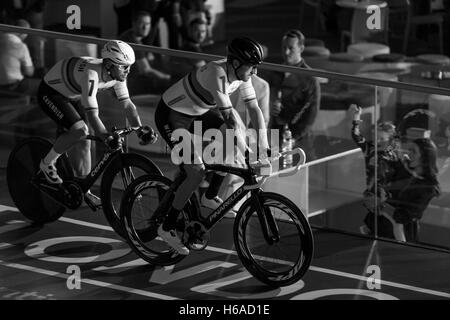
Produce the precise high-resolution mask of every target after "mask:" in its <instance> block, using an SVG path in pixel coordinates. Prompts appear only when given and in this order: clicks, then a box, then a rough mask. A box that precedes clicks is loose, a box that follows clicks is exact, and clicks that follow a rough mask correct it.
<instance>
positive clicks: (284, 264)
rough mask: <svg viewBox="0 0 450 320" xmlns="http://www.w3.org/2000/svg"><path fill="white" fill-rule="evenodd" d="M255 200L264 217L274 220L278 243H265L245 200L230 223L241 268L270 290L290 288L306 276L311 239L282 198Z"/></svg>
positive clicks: (295, 210) (305, 222)
mask: <svg viewBox="0 0 450 320" xmlns="http://www.w3.org/2000/svg"><path fill="white" fill-rule="evenodd" d="M259 197H260V201H261V205H262V206H263V207H264V210H265V211H266V213H270V214H271V215H272V216H273V218H274V222H275V224H276V228H274V229H278V235H279V240H278V241H275V242H274V243H273V244H270V243H268V242H267V241H266V239H265V238H264V235H263V231H262V227H261V223H260V221H259V218H258V213H257V212H256V209H255V208H254V206H253V205H252V198H249V199H248V200H246V202H245V203H244V204H243V205H242V207H241V208H240V210H239V212H238V214H237V216H236V219H235V222H234V232H233V233H234V243H235V247H236V251H237V253H238V256H239V258H240V259H241V261H242V264H243V265H244V267H245V268H246V269H247V270H248V271H249V272H250V273H251V274H252V275H253V276H254V277H255V278H257V279H258V280H260V281H262V282H263V283H266V284H268V285H270V286H273V287H281V286H287V285H290V284H293V283H295V282H297V281H298V280H300V279H301V278H302V277H303V275H304V274H305V273H306V271H307V270H308V268H309V266H310V264H311V261H312V257H313V252H314V245H313V235H312V232H311V228H310V226H309V223H308V220H307V219H306V217H305V216H304V215H303V213H302V212H301V210H300V209H299V208H298V207H297V206H296V205H295V204H294V203H293V202H292V201H290V200H289V199H287V198H286V197H284V196H282V195H279V194H276V193H270V192H261V193H260V194H259Z"/></svg>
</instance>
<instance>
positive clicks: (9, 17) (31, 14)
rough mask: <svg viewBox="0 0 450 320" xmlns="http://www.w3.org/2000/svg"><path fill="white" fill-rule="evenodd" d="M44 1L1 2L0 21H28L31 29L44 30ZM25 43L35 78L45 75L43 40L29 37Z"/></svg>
mask: <svg viewBox="0 0 450 320" xmlns="http://www.w3.org/2000/svg"><path fill="white" fill-rule="evenodd" d="M45 5H46V0H3V1H1V2H0V13H1V21H2V22H3V23H7V24H14V22H15V21H17V20H19V19H24V20H26V21H28V23H29V24H30V27H31V28H33V29H44V8H45ZM26 43H27V44H28V46H29V50H30V55H31V57H32V59H33V63H34V66H35V68H36V70H35V72H36V75H37V76H43V75H44V74H45V71H46V70H45V57H44V46H45V39H44V38H42V37H39V36H36V35H30V36H29V37H28V38H27V40H26Z"/></svg>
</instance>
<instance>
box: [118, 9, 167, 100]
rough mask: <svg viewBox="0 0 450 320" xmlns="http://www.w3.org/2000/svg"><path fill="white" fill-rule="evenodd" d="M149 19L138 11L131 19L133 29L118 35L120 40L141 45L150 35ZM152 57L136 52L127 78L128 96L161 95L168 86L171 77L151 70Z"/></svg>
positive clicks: (148, 15)
mask: <svg viewBox="0 0 450 320" xmlns="http://www.w3.org/2000/svg"><path fill="white" fill-rule="evenodd" d="M150 28H151V17H150V14H149V13H148V12H146V11H139V12H137V13H136V14H135V16H134V18H133V27H132V28H131V29H129V30H127V31H125V32H124V33H122V34H121V35H120V40H123V41H126V42H130V43H138V44H143V43H142V39H143V38H145V37H147V36H148V35H149V33H150ZM152 59H153V55H152V54H149V53H146V52H144V51H138V50H136V63H135V64H134V65H133V66H132V67H131V71H130V75H129V76H128V84H129V89H130V94H132V95H135V94H144V93H156V94H158V93H162V92H163V91H164V90H165V89H166V88H167V87H168V86H169V85H170V79H171V76H170V75H169V74H167V73H164V72H162V71H160V70H157V69H155V68H153V67H152V66H151V64H150V61H151V60H152Z"/></svg>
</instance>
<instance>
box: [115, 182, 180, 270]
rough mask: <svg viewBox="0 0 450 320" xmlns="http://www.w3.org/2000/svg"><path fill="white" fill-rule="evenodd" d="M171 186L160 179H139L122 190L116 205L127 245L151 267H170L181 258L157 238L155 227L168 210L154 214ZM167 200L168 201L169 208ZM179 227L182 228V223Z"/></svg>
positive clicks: (161, 209) (162, 209)
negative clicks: (118, 203) (118, 202)
mask: <svg viewBox="0 0 450 320" xmlns="http://www.w3.org/2000/svg"><path fill="white" fill-rule="evenodd" d="M171 184H172V181H171V180H170V179H168V178H166V177H164V176H159V175H145V176H141V177H139V178H137V179H136V180H134V181H133V182H132V183H131V184H130V185H129V186H128V188H127V189H126V190H125V193H124V195H123V198H122V202H121V205H120V215H121V218H122V223H123V227H124V229H125V231H126V239H127V241H128V244H129V245H130V247H131V248H132V249H133V251H134V252H135V253H136V254H137V255H138V256H139V257H141V258H142V259H144V260H145V261H147V262H149V263H151V264H154V265H162V266H165V265H173V264H175V263H177V262H179V261H181V260H182V259H183V258H184V257H185V256H184V255H180V254H178V253H177V252H176V251H175V250H173V249H172V248H171V247H170V246H169V245H168V244H166V243H165V242H164V241H163V240H162V239H160V238H159V237H158V235H157V229H158V226H159V225H160V224H161V223H162V221H163V220H164V216H165V214H166V213H167V209H168V208H160V209H159V210H158V213H155V212H156V209H158V207H159V206H160V204H161V200H162V199H163V197H164V195H165V193H166V192H168V190H169V188H170V186H171ZM171 200H172V199H170V201H168V204H169V205H170V204H171V203H172V202H171ZM180 216H181V215H180ZM181 225H182V227H181V228H184V225H183V223H182V221H181Z"/></svg>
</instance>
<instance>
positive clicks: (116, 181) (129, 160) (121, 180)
mask: <svg viewBox="0 0 450 320" xmlns="http://www.w3.org/2000/svg"><path fill="white" fill-rule="evenodd" d="M146 174H155V175H162V172H161V170H159V168H158V166H157V165H156V164H154V163H153V162H152V161H151V160H150V159H148V158H146V157H144V156H142V155H139V154H135V153H124V154H120V155H119V156H118V157H117V158H116V159H114V161H113V162H112V163H111V164H110V165H109V166H108V168H107V169H106V171H105V172H104V174H103V178H102V182H101V188H100V190H101V191H100V192H101V199H102V208H103V213H104V214H105V217H106V220H108V223H109V225H110V226H111V227H112V228H113V229H114V231H115V232H116V233H117V234H118V235H120V236H121V237H122V238H125V237H126V232H125V229H124V228H123V225H122V222H121V221H120V202H121V200H122V196H123V194H124V192H125V189H126V188H127V187H128V185H129V184H130V183H131V182H133V181H134V180H135V179H136V178H138V177H140V176H143V175H146Z"/></svg>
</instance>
